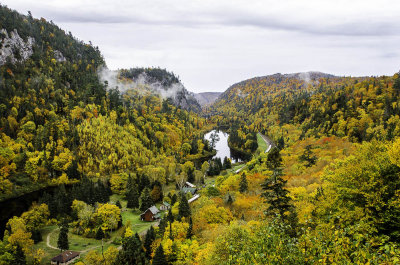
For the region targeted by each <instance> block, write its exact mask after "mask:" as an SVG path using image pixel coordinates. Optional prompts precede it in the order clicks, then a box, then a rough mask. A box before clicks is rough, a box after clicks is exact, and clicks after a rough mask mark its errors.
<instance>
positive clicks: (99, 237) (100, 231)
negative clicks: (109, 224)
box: [96, 227, 104, 240]
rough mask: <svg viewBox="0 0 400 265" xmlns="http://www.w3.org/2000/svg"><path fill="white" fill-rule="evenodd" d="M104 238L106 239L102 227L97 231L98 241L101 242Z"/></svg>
mask: <svg viewBox="0 0 400 265" xmlns="http://www.w3.org/2000/svg"><path fill="white" fill-rule="evenodd" d="M103 238H104V231H103V229H101V227H99V229H97V232H96V239H97V240H100V239H103Z"/></svg>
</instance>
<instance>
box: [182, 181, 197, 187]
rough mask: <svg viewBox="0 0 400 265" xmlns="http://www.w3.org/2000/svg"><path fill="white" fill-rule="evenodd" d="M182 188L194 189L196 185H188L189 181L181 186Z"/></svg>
mask: <svg viewBox="0 0 400 265" xmlns="http://www.w3.org/2000/svg"><path fill="white" fill-rule="evenodd" d="M183 187H186V188H196V185H194V184H192V183H190V182H189V181H186V182H185V185H183Z"/></svg>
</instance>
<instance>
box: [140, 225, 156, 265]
mask: <svg viewBox="0 0 400 265" xmlns="http://www.w3.org/2000/svg"><path fill="white" fill-rule="evenodd" d="M155 239H156V234H155V232H154V228H153V226H150V228H149V230H147V233H146V236H145V238H144V242H143V246H144V248H145V249H146V257H147V258H148V259H150V257H151V253H152V249H151V244H153V242H154V240H155Z"/></svg>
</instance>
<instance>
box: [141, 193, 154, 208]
mask: <svg viewBox="0 0 400 265" xmlns="http://www.w3.org/2000/svg"><path fill="white" fill-rule="evenodd" d="M139 200H140V207H139V209H140V210H141V211H142V212H144V211H146V210H147V209H148V208H150V207H151V206H153V204H154V203H153V200H152V199H151V197H150V190H149V188H145V189H144V190H143V192H142V194H141V195H140V199H139Z"/></svg>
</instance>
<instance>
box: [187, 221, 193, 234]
mask: <svg viewBox="0 0 400 265" xmlns="http://www.w3.org/2000/svg"><path fill="white" fill-rule="evenodd" d="M192 236H193V221H192V217H189V228H188V230H187V233H186V238H187V239H191V238H192Z"/></svg>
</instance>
